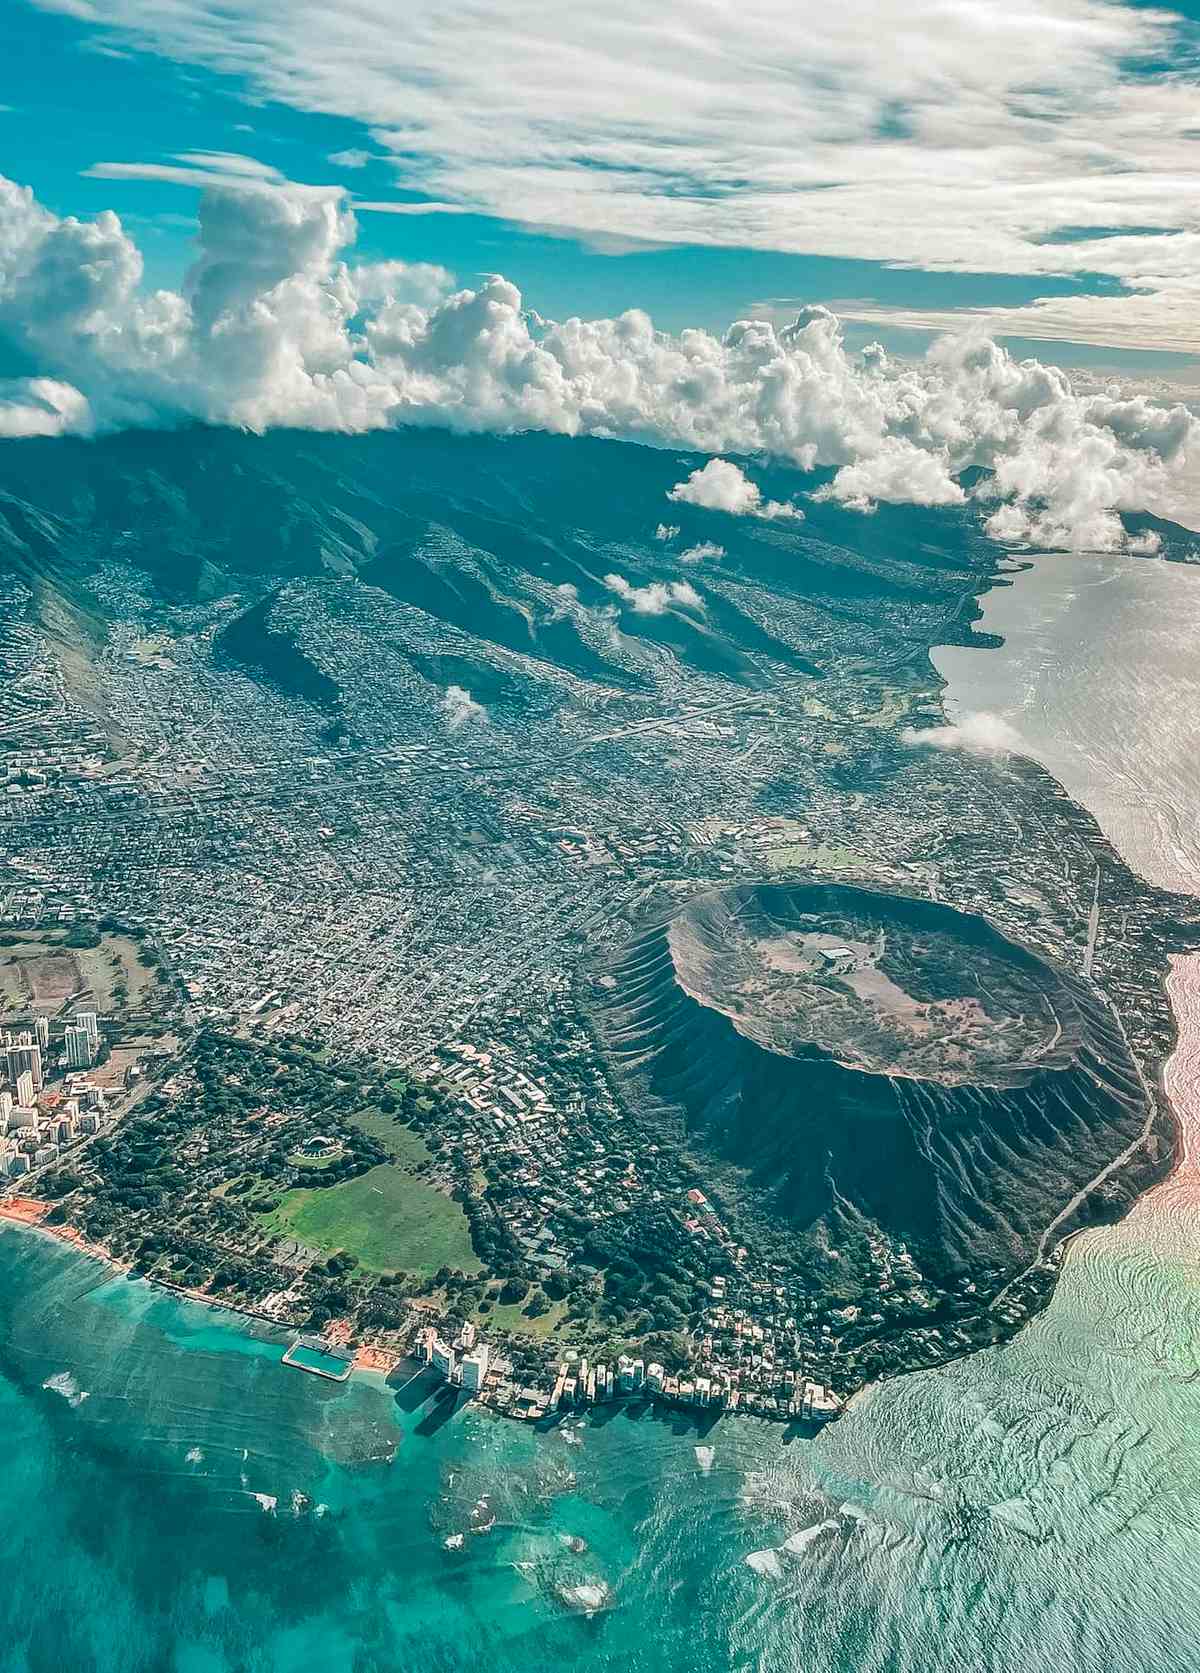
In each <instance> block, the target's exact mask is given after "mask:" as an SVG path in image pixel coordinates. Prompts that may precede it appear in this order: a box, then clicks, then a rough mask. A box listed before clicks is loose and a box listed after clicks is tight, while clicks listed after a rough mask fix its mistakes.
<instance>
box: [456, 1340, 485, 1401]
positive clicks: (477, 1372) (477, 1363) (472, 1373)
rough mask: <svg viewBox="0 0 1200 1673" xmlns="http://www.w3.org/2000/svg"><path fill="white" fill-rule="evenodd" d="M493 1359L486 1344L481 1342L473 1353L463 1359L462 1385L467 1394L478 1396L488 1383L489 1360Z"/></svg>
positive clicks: (465, 1355)
mask: <svg viewBox="0 0 1200 1673" xmlns="http://www.w3.org/2000/svg"><path fill="white" fill-rule="evenodd" d="M490 1357H491V1353H490V1350H489V1348H488V1345H487V1343H486V1342H481V1343H480V1344H479V1346H478V1347H477V1348H476V1349H475V1351H474V1352H473V1353H469V1354H464V1355H463V1357H462V1385H463V1392H464V1393H465V1394H478V1393H479V1391H480V1389H481V1388H482V1387H483V1385H484V1383H485V1382H486V1381H487V1374H488V1360H489V1359H490Z"/></svg>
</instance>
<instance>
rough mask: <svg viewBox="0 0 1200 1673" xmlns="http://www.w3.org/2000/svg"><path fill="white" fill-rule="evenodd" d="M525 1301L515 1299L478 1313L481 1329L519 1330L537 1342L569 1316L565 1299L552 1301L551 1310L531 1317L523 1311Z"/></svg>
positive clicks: (542, 1339) (478, 1323) (476, 1318)
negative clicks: (533, 1317)
mask: <svg viewBox="0 0 1200 1673" xmlns="http://www.w3.org/2000/svg"><path fill="white" fill-rule="evenodd" d="M524 1307H525V1302H523V1301H514V1302H513V1303H512V1304H511V1305H509V1304H505V1305H504V1306H500V1305H498V1304H497V1305H495V1306H493V1307H492V1308H491V1310H490V1311H489V1312H487V1313H476V1314H475V1315H474V1318H475V1322H476V1324H477V1325H479V1327H480V1329H481V1330H488V1329H491V1330H519V1331H520V1332H521V1334H522V1335H523V1336H531V1337H532V1338H533V1339H534V1341H535V1342H544V1341H545V1340H546V1338H547V1336H549V1335H550V1334H551V1333H552V1332H553V1331H554V1330H555V1329H556V1328H557V1326H558V1325H560V1324H561V1323H562V1321H563V1319H564V1318H566V1316H567V1304H566V1302H565V1301H552V1302H551V1303H550V1311H549V1312H548V1313H541V1314H539V1315H538V1317H537V1318H535V1319H531V1318H529V1317H528V1315H527V1314H526V1313H525V1312H524V1311H523V1308H524Z"/></svg>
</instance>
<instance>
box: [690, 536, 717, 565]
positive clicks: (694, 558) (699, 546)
mask: <svg viewBox="0 0 1200 1673" xmlns="http://www.w3.org/2000/svg"><path fill="white" fill-rule="evenodd" d="M724 556H725V548H724V547H723V546H718V545H717V543H716V541H715V540H698V541H697V542H696V544H695V545H694V546H688V547H687V548H685V550H684V551H682V552H680V554H679V561H680V563H703V562H704V560H705V558H723V557H724Z"/></svg>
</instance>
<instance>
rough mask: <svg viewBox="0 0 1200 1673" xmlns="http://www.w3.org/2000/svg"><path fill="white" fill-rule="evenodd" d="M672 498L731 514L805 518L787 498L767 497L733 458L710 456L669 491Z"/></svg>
mask: <svg viewBox="0 0 1200 1673" xmlns="http://www.w3.org/2000/svg"><path fill="white" fill-rule="evenodd" d="M667 498H668V499H669V500H678V501H679V502H680V503H681V504H682V505H699V506H703V507H704V508H705V510H707V511H727V512H728V513H729V514H730V516H731V517H762V518H764V519H767V520H770V519H772V518H775V517H803V516H804V513H803V512H802V511H801V510H800V509H799V507H798V506H794V505H789V504H788V503H787V502H786V501H784V500H764V499H763V497H762V489H761V488H760V487H759V486H758V484H757V483H756V482H751V481H750V478H749V477H748V476H747V475H746V473H745V472H744V471H743V470H742V469H741V467H740V466H739V465H735V464H734V463H733V461H732V460H730V459H710V460H709V461H708V463H707V464H706V465H701V467H700V468H699V470H694V471H693V472H692V474H691V475H690V476H689V477H688V479H687V481H686V482H677V483H676V484H675V486H674V487H673V488H671V489H669V490H668V492H667Z"/></svg>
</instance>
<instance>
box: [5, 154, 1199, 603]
mask: <svg viewBox="0 0 1200 1673" xmlns="http://www.w3.org/2000/svg"><path fill="white" fill-rule="evenodd" d="M198 220H199V232H198V254H197V258H196V260H195V262H194V264H193V266H192V269H191V271H190V272H189V274H188V275H187V278H186V280H185V283H184V285H183V288H182V291H180V292H174V291H167V290H156V291H148V290H147V289H146V288H145V287H144V286H143V284H142V258H141V254H140V252H139V251H138V249H137V246H136V245H135V243H134V242H133V240H132V238H131V237H130V236H129V234H128V232H127V231H126V229H125V228H124V227H123V226H122V225H121V222H120V221H119V220H118V218H117V217H116V216H115V215H114V214H112V213H110V212H106V213H104V214H101V215H98V216H97V217H96V218H95V219H94V220H91V221H80V220H76V219H74V218H67V219H60V218H59V217H57V216H55V215H53V214H51V213H50V212H49V211H48V210H46V209H44V208H42V207H41V206H40V205H39V204H38V203H37V202H36V201H35V200H34V198H33V196H32V194H31V193H30V192H29V191H27V190H26V189H24V188H22V187H19V186H16V185H14V184H13V183H12V182H9V181H5V180H3V179H0V335H2V336H5V337H8V338H9V339H12V340H13V341H14V342H15V344H16V346H17V347H18V349H19V350H20V352H21V357H22V359H23V360H24V361H26V362H30V363H32V366H33V369H34V370H35V371H36V373H37V374H38V375H39V377H40V378H42V379H43V380H47V386H48V385H49V384H54V385H55V386H57V388H58V390H59V391H60V394H59V395H56V396H55V397H54V400H53V403H52V404H53V405H55V406H56V407H57V410H58V411H59V413H60V414H61V415H62V424H63V426H64V427H67V428H71V429H73V430H78V431H90V430H92V429H101V430H103V429H106V428H113V427H119V426H122V425H129V424H154V423H175V422H178V421H180V420H181V419H188V418H198V419H202V420H204V421H206V422H210V423H218V424H232V425H239V426H245V427H247V428H251V429H256V430H261V429H266V428H268V427H270V426H272V425H291V426H297V427H303V428H311V429H325V430H344V431H354V432H357V431H364V430H371V429H378V428H383V427H387V426H394V425H397V424H411V425H440V426H445V427H448V428H451V429H454V430H459V431H468V432H477V431H493V432H498V433H502V434H506V433H513V432H517V431H522V430H546V431H551V432H553V433H556V434H560V435H597V436H613V437H621V438H625V439H628V440H634V441H641V442H648V443H653V444H657V445H661V446H665V447H671V448H686V449H689V450H691V451H693V452H696V453H702V454H712V455H718V457H714V458H710V459H709V460H708V462H707V463H706V464H705V465H703V466H700V467H698V468H697V469H696V470H695V471H693V472H692V473H691V475H690V476H689V477H688V478H687V480H686V481H684V482H681V483H678V484H676V486H675V487H674V488H673V489H671V490H670V493H671V496H672V498H674V499H675V500H676V501H684V502H687V503H690V504H695V505H700V506H704V507H708V508H712V509H719V510H722V511H725V512H727V513H731V514H734V515H749V516H752V517H758V518H762V517H786V518H793V517H795V516H796V515H797V513H796V510H795V508H794V507H792V506H789V505H787V504H783V503H781V502H778V501H764V500H763V498H762V495H761V491H760V490H759V489H758V487H757V486H756V485H755V484H754V483H752V482H751V481H750V480H749V479H748V478H747V477H746V475H745V473H744V472H743V471H742V470H741V468H740V467H739V466H737V465H736V464H734V463H732V461H731V460H729V459H726V458H722V457H719V455H721V454H723V453H738V454H742V455H755V454H757V455H765V456H769V457H771V458H774V459H776V460H781V461H783V462H785V463H787V464H790V465H793V466H795V467H797V468H799V469H801V470H811V469H812V468H813V467H815V466H822V467H825V468H826V469H827V470H828V471H829V472H830V473H831V474H830V477H829V480H828V483H827V485H826V486H825V487H824V488H823V489H822V490H821V497H823V498H827V499H831V500H834V501H836V502H838V503H840V504H843V505H845V506H848V507H850V508H854V509H858V510H862V511H869V510H870V509H871V508H872V507H873V506H874V505H875V504H877V503H878V502H880V501H890V502H893V503H898V504H920V505H964V506H967V494H966V491H965V490H964V488H963V486H962V476H963V473H964V472H966V471H967V470H969V469H972V468H977V469H979V470H981V471H982V472H984V473H985V475H984V477H983V482H982V486H981V487H978V488H976V489H975V490H974V491H973V494H972V497H971V503H970V505H969V506H967V508H968V509H970V510H972V511H973V510H974V505H975V502H978V503H979V505H980V506H981V508H982V510H981V513H980V514H981V515H982V516H983V517H985V518H986V519H987V527H988V529H989V532H991V533H992V534H993V535H994V536H995V537H996V538H997V539H1000V540H1007V541H1023V542H1026V543H1031V544H1039V545H1044V546H1053V547H1071V548H1079V549H1095V550H1106V551H1116V550H1122V549H1128V548H1129V537H1128V535H1127V532H1126V530H1125V527H1124V524H1123V519H1122V514H1123V513H1127V512H1150V513H1154V514H1156V515H1158V516H1161V517H1165V518H1173V519H1176V520H1180V521H1185V522H1194V521H1195V520H1196V519H1197V517H1198V516H1200V482H1198V479H1197V477H1198V469H1200V420H1197V419H1196V418H1195V417H1194V416H1193V414H1192V413H1191V412H1190V411H1189V410H1188V409H1187V408H1186V407H1183V406H1167V405H1164V404H1161V403H1159V402H1156V401H1154V400H1152V399H1150V398H1149V397H1148V396H1146V395H1132V396H1130V395H1123V394H1122V393H1121V392H1120V391H1119V390H1118V389H1117V388H1116V387H1113V386H1107V385H1106V386H1101V387H1090V388H1079V389H1077V388H1075V387H1074V386H1073V385H1072V383H1071V381H1070V379H1069V378H1068V376H1067V375H1066V373H1064V372H1062V371H1060V370H1058V369H1056V368H1054V367H1048V366H1044V365H1042V364H1040V363H1039V362H1038V361H1036V360H1023V361H1017V360H1014V359H1013V358H1012V356H1011V355H1009V354H1007V353H1006V352H1005V351H1004V350H1003V349H1000V348H998V347H997V346H996V345H995V344H994V343H992V342H989V341H988V340H986V339H984V338H980V337H975V336H969V337H966V338H958V339H943V340H940V341H938V342H936V343H934V345H933V346H932V347H931V348H930V350H929V352H928V353H927V354H926V355H925V356H924V357H923V358H922V359H920V360H919V361H915V362H907V361H897V362H893V361H891V360H890V359H889V358H888V356H887V355H886V354H884V352H883V351H882V350H881V349H879V348H878V347H873V348H871V349H868V350H866V351H864V352H863V353H862V354H857V355H855V354H851V353H848V352H847V350H846V348H845V345H844V342H843V340H842V334H841V328H840V325H839V322H838V320H837V319H836V318H835V316H834V315H833V314H831V313H830V312H829V311H828V310H827V309H825V308H819V307H812V308H806V309H804V310H802V311H801V312H800V314H799V315H798V317H797V318H796V319H795V321H794V322H793V323H792V324H791V325H789V326H787V327H786V328H784V329H776V328H775V327H774V326H773V325H772V324H771V323H770V322H769V321H767V320H742V321H739V322H737V323H736V324H734V325H733V326H731V327H730V329H729V330H728V331H727V332H726V333H725V335H724V336H722V337H717V336H714V335H712V334H711V333H709V332H707V331H701V330H689V331H685V332H682V333H681V334H679V335H678V336H670V335H667V334H665V333H663V332H659V331H656V330H655V329H654V326H653V323H652V322H651V320H650V319H649V318H648V317H647V316H646V315H645V314H644V313H641V312H640V311H638V310H636V309H635V310H630V311H629V312H627V313H624V314H622V315H620V317H619V318H617V319H600V320H582V319H578V318H571V319H567V320H564V321H561V322H554V321H552V320H545V319H541V318H539V317H538V316H537V315H536V314H533V313H530V312H527V311H526V310H525V309H524V308H523V306H522V301H521V295H520V292H519V291H518V290H517V288H516V286H515V285H513V284H512V283H510V282H509V281H508V280H507V279H504V278H502V277H500V276H499V275H493V276H491V277H489V278H487V279H485V280H484V281H483V282H482V283H481V284H480V286H479V288H478V289H476V290H459V291H451V292H450V294H446V288H447V286H448V285H449V284H450V282H451V281H450V277H449V275H448V274H447V273H446V272H445V271H444V269H441V268H438V267H435V266H432V265H430V264H412V265H409V264H405V263H401V262H386V263H366V264H363V265H361V266H357V267H355V266H352V265H349V264H348V263H347V261H346V260H345V259H344V251H345V249H346V247H347V246H348V245H349V244H350V242H351V241H352V239H353V237H354V234H355V221H354V217H353V215H352V214H351V212H350V211H349V210H348V208H347V207H346V201H345V195H344V193H342V192H340V191H339V190H337V189H336V188H315V187H295V186H291V185H287V184H283V185H279V184H275V183H273V182H271V181H268V180H264V179H259V178H254V177H252V176H251V175H250V174H249V173H247V172H245V171H244V170H243V172H242V173H241V174H240V175H239V176H238V177H237V178H236V182H230V181H226V182H225V183H223V184H221V185H219V186H210V187H209V188H207V189H206V190H205V191H204V192H203V193H202V195H201V198H200V202H199V214H198ZM67 386H70V388H71V389H72V390H73V391H74V392H75V396H77V399H76V398H75V396H73V397H72V399H71V400H70V401H67V400H66V399H65V397H63V396H62V395H61V391H62V390H63V389H64V388H66V387H67ZM26 404H28V403H26ZM33 405H34V407H36V406H37V401H36V400H35V402H34V403H33ZM10 422H11V423H15V422H16V420H15V419H12V420H10ZM42 422H43V420H42V419H39V418H35V417H28V416H27V417H26V418H23V419H22V423H30V424H34V423H39V424H40V423H42ZM53 422H55V423H57V422H58V420H54V421H53ZM663 527H668V528H672V527H674V525H663ZM1146 546H1147V540H1146V537H1145V536H1141V537H1139V539H1138V546H1137V548H1136V549H1138V550H1144V549H1145V548H1146ZM676 602H679V601H678V600H676Z"/></svg>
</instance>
